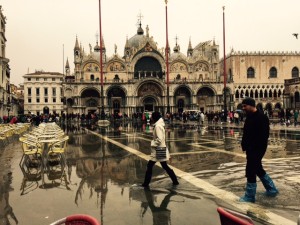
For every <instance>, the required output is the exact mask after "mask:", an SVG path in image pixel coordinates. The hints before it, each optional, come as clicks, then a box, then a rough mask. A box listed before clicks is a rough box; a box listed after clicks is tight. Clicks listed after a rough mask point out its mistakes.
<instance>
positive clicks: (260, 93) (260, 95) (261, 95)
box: [259, 90, 264, 98]
mask: <svg viewBox="0 0 300 225" xmlns="http://www.w3.org/2000/svg"><path fill="white" fill-rule="evenodd" d="M259 97H260V98H263V97H264V92H263V91H262V90H260V92H259Z"/></svg>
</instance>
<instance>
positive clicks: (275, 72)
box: [269, 66, 277, 78]
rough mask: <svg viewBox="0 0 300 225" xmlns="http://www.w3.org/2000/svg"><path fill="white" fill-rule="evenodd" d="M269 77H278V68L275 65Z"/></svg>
mask: <svg viewBox="0 0 300 225" xmlns="http://www.w3.org/2000/svg"><path fill="white" fill-rule="evenodd" d="M269 78H277V69H276V68H275V67H274V66H273V67H272V68H271V69H270V71H269Z"/></svg>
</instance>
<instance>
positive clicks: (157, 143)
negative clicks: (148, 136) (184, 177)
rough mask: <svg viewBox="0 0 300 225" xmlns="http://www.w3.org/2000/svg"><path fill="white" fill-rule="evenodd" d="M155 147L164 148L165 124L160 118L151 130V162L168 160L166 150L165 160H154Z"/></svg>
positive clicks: (168, 156) (168, 155) (168, 154)
mask: <svg viewBox="0 0 300 225" xmlns="http://www.w3.org/2000/svg"><path fill="white" fill-rule="evenodd" d="M156 147H166V133H165V122H164V120H163V119H162V118H160V119H159V120H158V121H157V122H156V123H155V124H154V128H153V140H152V141H151V156H150V157H151V160H152V161H159V162H161V161H167V160H169V158H170V153H169V150H168V149H166V151H167V154H166V158H165V159H159V160H158V159H157V158H156Z"/></svg>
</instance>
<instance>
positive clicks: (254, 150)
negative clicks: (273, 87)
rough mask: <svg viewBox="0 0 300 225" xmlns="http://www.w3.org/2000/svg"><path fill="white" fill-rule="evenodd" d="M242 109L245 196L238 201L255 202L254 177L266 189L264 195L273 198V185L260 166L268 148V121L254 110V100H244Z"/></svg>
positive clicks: (275, 189) (255, 185)
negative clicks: (245, 161) (243, 113)
mask: <svg viewBox="0 0 300 225" xmlns="http://www.w3.org/2000/svg"><path fill="white" fill-rule="evenodd" d="M242 107H243V110H244V112H245V113H246V120H245V123H244V130H243V137H242V150H243V151H244V152H246V156H247V164H246V177H247V185H246V192H245V195H244V196H243V197H241V198H240V201H241V202H255V194H256V187H257V184H256V176H258V177H259V179H260V180H261V182H262V183H263V185H264V187H265V189H266V192H265V195H267V196H270V197H275V196H276V195H277V194H278V190H277V188H276V187H275V184H274V183H273V181H272V179H271V178H270V176H269V175H268V174H267V173H266V171H265V170H264V168H263V166H262V158H263V156H264V155H265V152H266V150H267V146H268V138H269V132H270V127H269V119H268V117H267V116H266V115H264V114H263V113H261V112H260V111H259V110H257V109H256V107H255V100H254V99H252V98H245V99H244V100H243V101H242Z"/></svg>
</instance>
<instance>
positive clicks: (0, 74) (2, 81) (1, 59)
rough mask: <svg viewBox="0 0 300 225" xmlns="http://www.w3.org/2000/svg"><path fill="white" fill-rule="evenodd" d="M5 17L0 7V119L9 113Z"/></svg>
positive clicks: (8, 73)
mask: <svg viewBox="0 0 300 225" xmlns="http://www.w3.org/2000/svg"><path fill="white" fill-rule="evenodd" d="M5 26H6V17H5V16H4V15H3V13H2V6H1V5H0V117H1V118H2V117H3V116H4V115H8V114H9V112H10V110H11V109H10V107H11V106H10V87H9V82H10V68H9V64H8V63H9V59H8V58H6V55H5V50H6V41H7V40H6V37H5Z"/></svg>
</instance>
